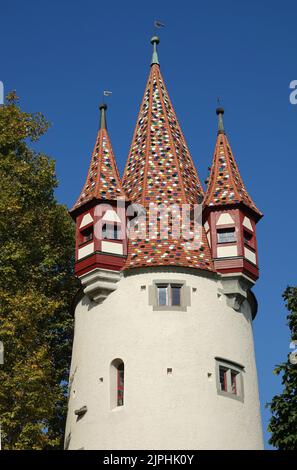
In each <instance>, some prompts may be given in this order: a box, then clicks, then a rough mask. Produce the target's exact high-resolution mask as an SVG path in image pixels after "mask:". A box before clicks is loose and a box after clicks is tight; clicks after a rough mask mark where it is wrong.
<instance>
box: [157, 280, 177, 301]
mask: <svg viewBox="0 0 297 470" xmlns="http://www.w3.org/2000/svg"><path fill="white" fill-rule="evenodd" d="M181 287H182V286H180V285H177V284H158V285H157V297H158V305H160V306H170V307H179V306H181Z"/></svg>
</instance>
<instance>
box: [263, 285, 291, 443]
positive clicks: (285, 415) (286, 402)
mask: <svg viewBox="0 0 297 470" xmlns="http://www.w3.org/2000/svg"><path fill="white" fill-rule="evenodd" d="M283 297H284V299H285V301H286V307H287V309H288V310H289V314H288V316H287V320H288V325H289V328H290V330H291V336H292V341H297V287H288V288H287V289H286V291H285V292H284V294H283ZM274 373H275V374H277V375H279V374H282V385H283V391H282V393H281V394H280V395H276V396H274V397H273V399H272V401H271V403H269V404H268V407H269V408H270V410H271V413H272V416H271V419H270V423H269V428H268V430H269V432H271V438H270V440H269V443H270V444H272V445H273V446H275V447H276V448H277V449H280V450H297V364H291V362H290V360H289V355H288V357H287V361H286V362H284V363H282V364H280V365H278V366H277V367H276V368H275V370H274Z"/></svg>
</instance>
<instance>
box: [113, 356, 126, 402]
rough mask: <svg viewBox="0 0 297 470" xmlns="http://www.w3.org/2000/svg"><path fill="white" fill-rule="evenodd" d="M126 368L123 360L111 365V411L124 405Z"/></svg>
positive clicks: (117, 360) (115, 361) (115, 360)
mask: <svg viewBox="0 0 297 470" xmlns="http://www.w3.org/2000/svg"><path fill="white" fill-rule="evenodd" d="M124 388H125V367H124V362H123V361H122V359H114V360H113V361H112V362H111V364H110V406H111V409H113V408H117V407H118V406H123V405H124Z"/></svg>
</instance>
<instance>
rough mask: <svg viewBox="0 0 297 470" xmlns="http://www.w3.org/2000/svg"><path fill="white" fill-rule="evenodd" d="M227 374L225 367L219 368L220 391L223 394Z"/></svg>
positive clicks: (225, 389)
mask: <svg viewBox="0 0 297 470" xmlns="http://www.w3.org/2000/svg"><path fill="white" fill-rule="evenodd" d="M227 372H228V369H226V368H225V367H222V366H220V372H219V374H220V384H221V390H223V391H224V392H227Z"/></svg>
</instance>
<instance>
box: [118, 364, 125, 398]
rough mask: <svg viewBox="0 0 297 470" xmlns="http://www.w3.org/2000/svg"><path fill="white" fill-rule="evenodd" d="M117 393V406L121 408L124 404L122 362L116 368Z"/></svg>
mask: <svg viewBox="0 0 297 470" xmlns="http://www.w3.org/2000/svg"><path fill="white" fill-rule="evenodd" d="M117 375H118V380H117V385H118V393H117V405H118V406H123V404H124V363H123V362H122V363H121V364H120V365H119V366H118V374H117Z"/></svg>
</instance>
